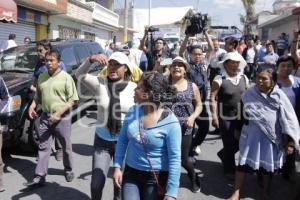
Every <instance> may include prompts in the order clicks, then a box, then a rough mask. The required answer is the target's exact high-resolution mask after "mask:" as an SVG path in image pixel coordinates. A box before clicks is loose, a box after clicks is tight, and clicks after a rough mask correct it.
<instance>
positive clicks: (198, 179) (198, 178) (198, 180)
mask: <svg viewBox="0 0 300 200" xmlns="http://www.w3.org/2000/svg"><path fill="white" fill-rule="evenodd" d="M196 183H197V185H198V186H199V188H201V186H200V176H199V173H196Z"/></svg>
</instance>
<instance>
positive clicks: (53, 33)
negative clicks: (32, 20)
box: [48, 15, 84, 39]
mask: <svg viewBox="0 0 300 200" xmlns="http://www.w3.org/2000/svg"><path fill="white" fill-rule="evenodd" d="M49 23H50V26H49V35H48V37H49V39H56V38H58V37H59V31H58V26H59V25H62V26H66V27H70V28H75V29H79V30H81V24H80V23H77V22H74V21H72V20H68V19H66V18H63V17H60V16H55V15H54V16H50V17H49ZM80 38H84V35H83V33H81V37H80Z"/></svg>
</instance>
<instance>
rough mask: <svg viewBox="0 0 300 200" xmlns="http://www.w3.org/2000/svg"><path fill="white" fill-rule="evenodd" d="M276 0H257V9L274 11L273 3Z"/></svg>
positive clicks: (258, 10)
mask: <svg viewBox="0 0 300 200" xmlns="http://www.w3.org/2000/svg"><path fill="white" fill-rule="evenodd" d="M274 1H275V0H256V5H255V8H256V11H257V12H260V11H263V10H268V11H273V7H272V6H273V3H274Z"/></svg>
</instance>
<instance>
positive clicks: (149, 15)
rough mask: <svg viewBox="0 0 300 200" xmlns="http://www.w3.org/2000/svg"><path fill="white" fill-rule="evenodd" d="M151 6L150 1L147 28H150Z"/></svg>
mask: <svg viewBox="0 0 300 200" xmlns="http://www.w3.org/2000/svg"><path fill="white" fill-rule="evenodd" d="M151 6H152V3H151V0H149V13H148V17H149V19H148V26H151Z"/></svg>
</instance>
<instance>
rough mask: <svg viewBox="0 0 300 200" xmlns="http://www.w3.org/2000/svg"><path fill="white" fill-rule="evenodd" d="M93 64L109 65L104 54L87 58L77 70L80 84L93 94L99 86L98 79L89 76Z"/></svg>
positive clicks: (76, 74)
mask: <svg viewBox="0 0 300 200" xmlns="http://www.w3.org/2000/svg"><path fill="white" fill-rule="evenodd" d="M93 62H99V63H100V64H107V63H108V62H107V57H106V56H105V55H103V54H98V55H93V56H90V57H89V58H87V59H86V60H85V61H84V62H83V63H82V64H81V65H80V66H79V68H78V69H77V70H76V73H75V76H76V78H77V79H78V82H81V81H82V83H83V84H85V85H87V86H88V88H89V89H91V90H92V91H93V92H95V91H96V89H97V87H98V86H99V81H98V77H97V76H94V75H91V74H88V72H89V71H90V67H91V65H92V63H93Z"/></svg>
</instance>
